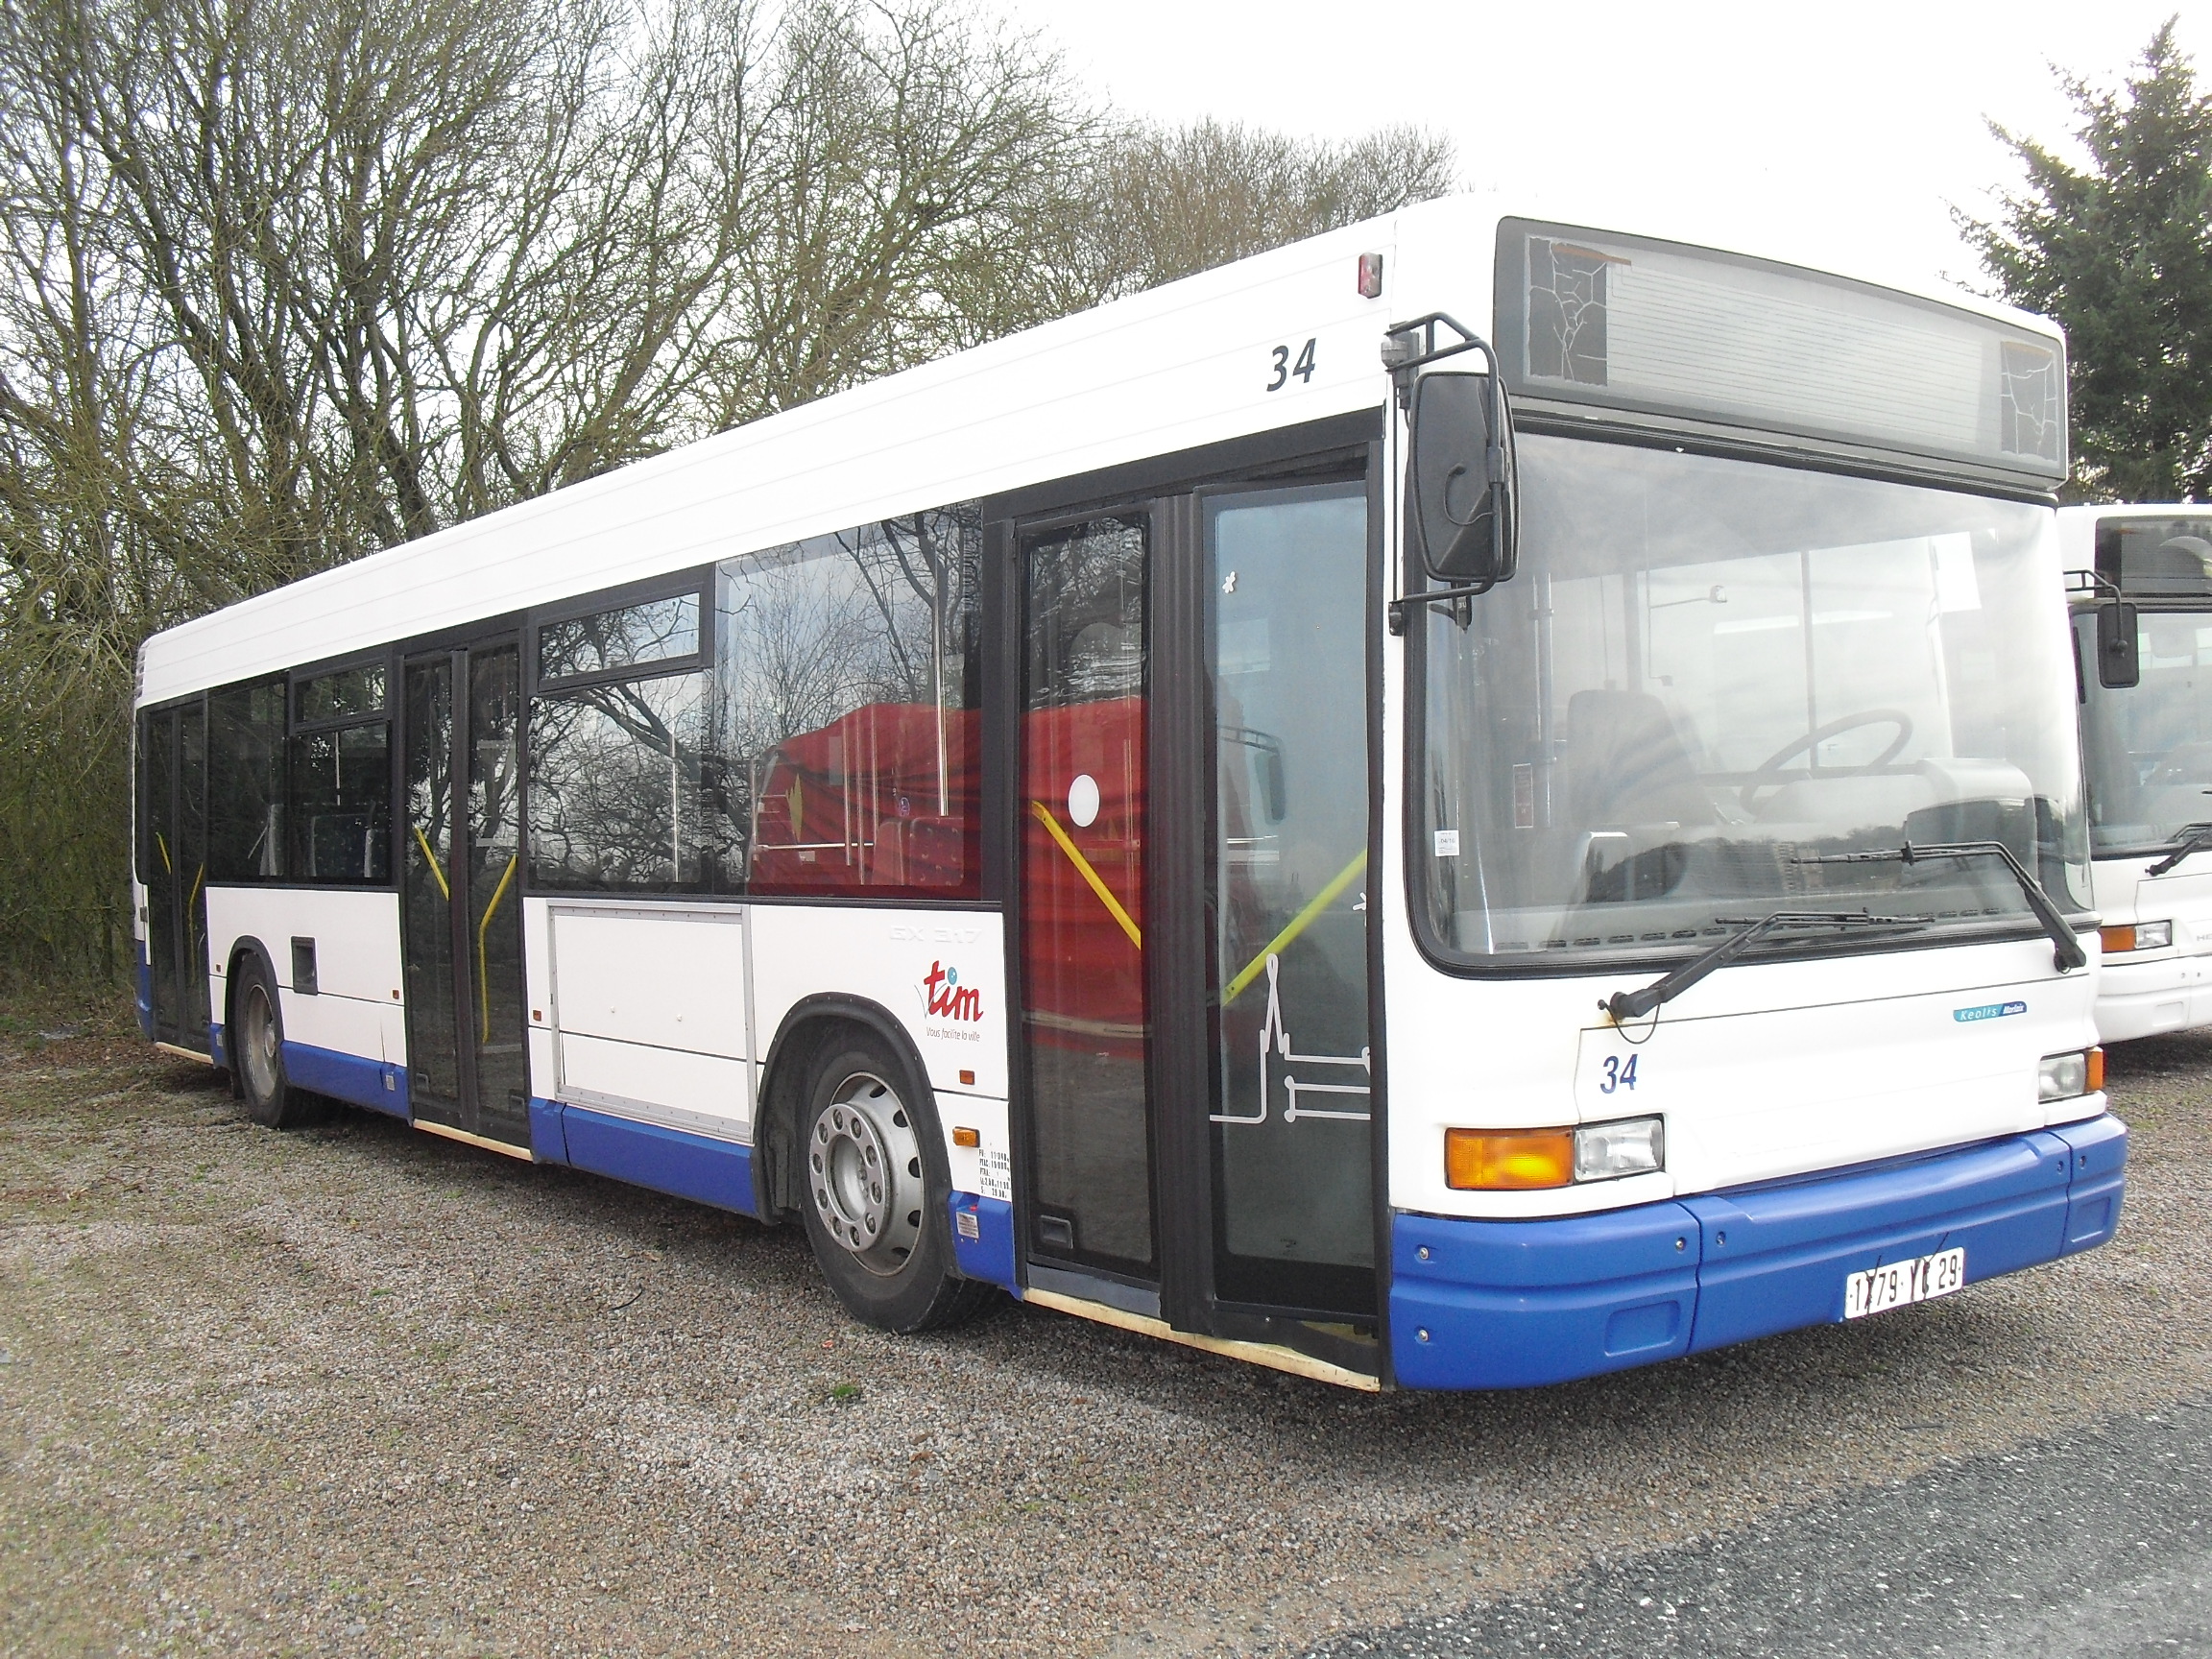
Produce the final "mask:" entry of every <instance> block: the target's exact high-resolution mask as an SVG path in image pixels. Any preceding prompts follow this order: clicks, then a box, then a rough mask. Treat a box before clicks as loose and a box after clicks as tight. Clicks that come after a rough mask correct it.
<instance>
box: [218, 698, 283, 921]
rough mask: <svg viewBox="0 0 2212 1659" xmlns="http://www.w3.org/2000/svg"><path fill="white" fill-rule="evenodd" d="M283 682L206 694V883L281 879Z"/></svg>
mask: <svg viewBox="0 0 2212 1659" xmlns="http://www.w3.org/2000/svg"><path fill="white" fill-rule="evenodd" d="M283 852H284V679H283V676H281V675H278V676H276V678H275V679H270V680H256V681H251V682H249V683H248V684H246V685H228V686H225V687H224V688H223V689H222V690H220V691H210V692H209V693H208V694H207V878H208V879H209V880H210V881H258V880H267V879H269V878H274V877H277V876H281V875H283V873H284V859H283Z"/></svg>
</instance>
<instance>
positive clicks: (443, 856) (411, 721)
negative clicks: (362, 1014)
mask: <svg viewBox="0 0 2212 1659" xmlns="http://www.w3.org/2000/svg"><path fill="white" fill-rule="evenodd" d="M406 700H407V708H406V746H407V805H406V812H407V822H406V827H405V829H404V831H403V835H404V839H403V841H402V844H401V847H400V864H399V870H400V876H399V894H400V902H401V903H402V904H403V905H404V906H405V907H406V919H407V929H406V940H407V974H406V978H407V1066H408V1071H409V1073H410V1081H409V1104H410V1106H411V1107H412V1109H413V1110H414V1112H415V1113H416V1114H417V1115H418V1116H422V1117H428V1118H434V1119H436V1120H438V1121H442V1122H443V1121H448V1120H450V1119H451V1118H453V1115H454V1113H455V1111H456V1110H457V1108H458V1106H459V1103H460V1099H461V1079H460V1061H459V1055H458V1048H459V1039H458V1030H457V1027H456V1025H455V1023H454V1018H455V1012H456V1009H457V1008H458V1006H459V1002H458V999H457V998H456V995H455V991H454V984H453V950H454V945H453V938H454V929H453V902H452V891H451V885H452V880H453V660H452V659H451V658H450V657H444V656H441V657H437V658H433V659H431V660H430V661H424V662H410V663H408V664H407V673H406Z"/></svg>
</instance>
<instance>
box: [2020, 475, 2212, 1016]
mask: <svg viewBox="0 0 2212 1659" xmlns="http://www.w3.org/2000/svg"><path fill="white" fill-rule="evenodd" d="M2058 534H2059V541H2060V546H2061V548H2062V550H2063V555H2064V558H2065V562H2066V569H2067V582H2068V587H2069V590H2070V592H2071V594H2072V599H2073V610H2074V626H2075V630H2076V635H2077V638H2078V647H2077V654H2078V656H2079V659H2080V663H2081V670H2080V697H2081V759H2082V766H2083V771H2084V774H2085V778H2086V786H2087V796H2088V805H2089V853H2090V857H2091V871H2092V881H2093V884H2094V887H2095V893H2094V898H2095V901H2096V904H2097V911H2098V916H2099V918H2100V920H2101V921H2102V922H2103V923H2104V926H2103V928H2102V929H2101V931H2102V935H2103V943H2104V966H2103V968H2102V969H2101V970H2100V972H2099V974H2098V986H2097V1030H2098V1033H2099V1035H2100V1036H2101V1037H2102V1038H2103V1039H2104V1041H2105V1042H2107V1043H2120V1042H2125V1041H2127V1040H2128V1039H2129V1038H2133V1037H2151V1036H2155V1035H2157V1034H2159V1033H2161V1032H2167V1031H2180V1030H2185V1029H2188V1028H2190V1027H2193V1026H2199V1025H2208V1024H2212V855H2208V854H2212V508H2206V507H2203V506H2194V507H2192V506H2150V507H2134V506H2128V507H2123V506H2102V507H2067V508H2062V509H2061V510H2060V511H2059V514H2058Z"/></svg>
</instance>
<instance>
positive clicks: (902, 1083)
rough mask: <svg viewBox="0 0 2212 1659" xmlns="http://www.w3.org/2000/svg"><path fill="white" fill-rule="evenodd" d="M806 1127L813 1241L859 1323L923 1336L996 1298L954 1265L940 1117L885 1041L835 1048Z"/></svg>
mask: <svg viewBox="0 0 2212 1659" xmlns="http://www.w3.org/2000/svg"><path fill="white" fill-rule="evenodd" d="M799 1127H800V1142H799V1145H800V1152H799V1159H800V1174H801V1175H802V1177H803V1178H804V1180H805V1198H804V1200H803V1201H802V1202H801V1204H800V1206H799V1208H800V1212H801V1213H802V1214H804V1215H805V1219H806V1238H807V1240H808V1241H809V1242H810V1243H811V1244H812V1245H813V1246H814V1259H815V1260H816V1261H817V1262H820V1263H821V1264H822V1272H823V1275H824V1277H826V1278H827V1279H828V1280H829V1287H830V1288H831V1289H832V1290H834V1291H836V1292H837V1300H838V1301H840V1302H842V1303H844V1304H845V1307H846V1310H848V1311H849V1312H851V1313H852V1315H853V1316H854V1318H855V1319H858V1320H860V1321H862V1322H863V1323H865V1324H869V1325H874V1326H877V1327H878V1328H879V1329H881V1330H885V1331H926V1330H929V1329H931V1328H933V1327H936V1326H941V1325H950V1324H952V1323H953V1322H954V1321H956V1320H960V1319H964V1318H966V1317H967V1316H968V1315H969V1314H971V1313H973V1312H974V1310H976V1308H978V1307H979V1306H981V1304H982V1303H983V1301H984V1300H985V1299H986V1298H987V1297H988V1296H989V1295H990V1293H991V1290H992V1286H989V1285H986V1284H982V1283H980V1282H978V1281H975V1280H971V1279H963V1278H961V1277H960V1275H959V1273H958V1271H957V1269H956V1268H955V1267H954V1265H953V1257H952V1238H951V1225H950V1221H949V1219H948V1218H947V1214H946V1200H947V1198H948V1197H949V1196H950V1193H951V1188H952V1184H951V1178H950V1175H949V1174H948V1173H947V1171H946V1168H945V1144H944V1141H943V1139H942V1137H941V1136H940V1135H939V1134H938V1130H937V1123H936V1118H935V1114H934V1113H933V1112H932V1111H931V1110H930V1108H929V1106H928V1103H927V1100H926V1096H925V1094H924V1093H923V1091H922V1090H920V1089H919V1088H917V1087H916V1086H915V1085H914V1084H913V1083H912V1082H911V1080H910V1079H909V1078H908V1077H907V1075H906V1068H905V1067H904V1066H902V1064H900V1062H899V1061H898V1060H897V1059H895V1058H894V1057H893V1056H892V1055H891V1054H889V1053H888V1052H887V1051H886V1050H885V1048H884V1046H883V1045H882V1044H881V1043H880V1042H879V1041H878V1040H876V1039H873V1038H859V1039H856V1040H847V1041H842V1042H837V1043H833V1044H831V1046H830V1047H829V1051H828V1052H826V1053H825V1054H823V1056H822V1057H821V1058H820V1059H819V1060H817V1061H816V1062H815V1065H814V1069H813V1070H812V1072H811V1074H810V1075H809V1077H808V1080H807V1088H806V1097H805V1106H804V1108H803V1109H802V1112H801V1114H800V1125H799Z"/></svg>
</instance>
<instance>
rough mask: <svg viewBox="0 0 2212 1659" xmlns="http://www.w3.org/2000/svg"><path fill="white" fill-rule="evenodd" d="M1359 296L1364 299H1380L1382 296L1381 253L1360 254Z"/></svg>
mask: <svg viewBox="0 0 2212 1659" xmlns="http://www.w3.org/2000/svg"><path fill="white" fill-rule="evenodd" d="M1359 298H1360V299H1362V300H1380V299H1382V298H1383V255H1382V254H1380V253H1362V254H1360V255H1359Z"/></svg>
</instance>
